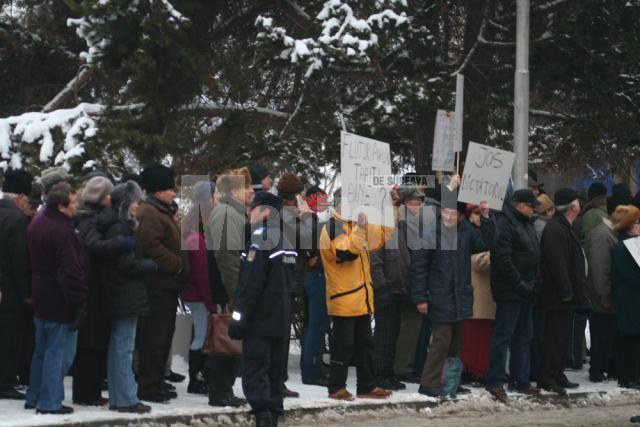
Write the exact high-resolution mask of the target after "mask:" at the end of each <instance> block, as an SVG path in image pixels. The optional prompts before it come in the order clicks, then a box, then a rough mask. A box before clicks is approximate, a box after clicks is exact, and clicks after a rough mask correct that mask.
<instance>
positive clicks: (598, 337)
mask: <svg viewBox="0 0 640 427" xmlns="http://www.w3.org/2000/svg"><path fill="white" fill-rule="evenodd" d="M589 332H590V334H591V360H590V363H589V364H590V367H589V375H599V374H604V373H605V372H607V373H609V374H611V372H609V371H610V369H609V367H610V364H611V362H612V359H613V358H614V354H613V343H614V341H615V337H616V333H617V324H616V315H615V314H609V313H593V314H591V319H590V320H589Z"/></svg>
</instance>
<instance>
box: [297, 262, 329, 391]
mask: <svg viewBox="0 0 640 427" xmlns="http://www.w3.org/2000/svg"><path fill="white" fill-rule="evenodd" d="M304 291H305V294H306V295H307V306H308V313H309V324H308V325H307V328H306V330H305V332H304V340H303V343H302V379H303V381H313V380H317V379H318V378H320V376H321V375H322V373H321V371H320V368H321V366H322V346H321V343H322V341H323V338H324V335H325V334H326V333H327V328H328V327H329V316H328V314H327V299H326V298H327V295H326V287H325V278H324V273H323V272H322V271H310V272H309V273H308V274H307V278H306V280H305V282H304Z"/></svg>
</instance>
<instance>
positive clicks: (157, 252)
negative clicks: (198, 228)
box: [136, 196, 191, 291]
mask: <svg viewBox="0 0 640 427" xmlns="http://www.w3.org/2000/svg"><path fill="white" fill-rule="evenodd" d="M175 209H176V208H175V207H174V206H173V205H167V204H166V203H163V202H161V201H159V200H158V199H156V198H154V197H153V196H148V197H147V199H146V200H145V201H144V202H142V203H140V208H139V209H138V221H139V225H138V228H137V230H136V238H137V239H138V244H139V245H140V247H141V248H142V250H143V251H144V255H145V257H147V258H151V259H152V260H153V261H155V262H156V264H158V272H157V273H151V274H149V275H147V277H146V282H147V287H148V288H149V289H162V290H172V291H181V290H184V289H187V288H189V287H190V286H191V280H190V277H189V276H190V275H189V261H188V258H187V254H186V252H185V251H183V250H181V247H180V246H181V245H180V242H181V240H180V228H179V227H178V225H177V224H176V222H175V220H174V213H175Z"/></svg>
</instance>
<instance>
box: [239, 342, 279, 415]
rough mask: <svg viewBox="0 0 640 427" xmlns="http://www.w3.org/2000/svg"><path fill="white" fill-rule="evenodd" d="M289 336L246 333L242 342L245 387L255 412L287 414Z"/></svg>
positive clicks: (248, 399)
mask: <svg viewBox="0 0 640 427" xmlns="http://www.w3.org/2000/svg"><path fill="white" fill-rule="evenodd" d="M285 339H286V340H287V341H288V337H287V338H284V337H277V338H274V337H246V338H245V339H244V341H243V343H242V391H243V392H244V395H245V397H246V398H247V401H248V402H249V405H251V413H253V414H256V413H258V412H271V413H274V414H278V415H282V414H284V409H283V406H282V401H283V394H282V375H283V371H285V370H286V369H285V363H286V355H285V354H284V349H285Z"/></svg>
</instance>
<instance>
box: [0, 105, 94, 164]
mask: <svg viewBox="0 0 640 427" xmlns="http://www.w3.org/2000/svg"><path fill="white" fill-rule="evenodd" d="M103 110H104V107H103V106H102V105H100V104H86V103H82V104H79V105H78V106H76V107H75V108H69V109H61V110H55V111H51V112H47V113H43V112H29V113H24V114H21V115H19V116H11V117H7V118H0V158H1V159H2V161H0V168H3V169H6V168H7V167H11V168H14V169H21V168H22V166H23V160H22V155H21V153H20V151H21V150H20V149H21V148H22V146H23V144H39V145H40V150H39V156H38V160H39V161H40V162H42V163H49V162H50V161H51V158H52V157H53V155H54V150H55V143H54V139H53V135H52V132H53V131H54V130H60V131H61V132H62V133H63V135H64V145H63V147H62V149H61V150H60V151H59V152H58V153H57V154H56V156H55V159H54V164H63V165H65V166H68V163H67V161H68V160H69V159H71V158H72V157H76V156H79V155H81V154H83V153H84V142H83V140H84V138H89V137H92V136H94V135H95V134H96V131H97V127H96V123H95V121H94V118H93V117H94V116H96V115H99V114H101V113H102V112H103Z"/></svg>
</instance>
